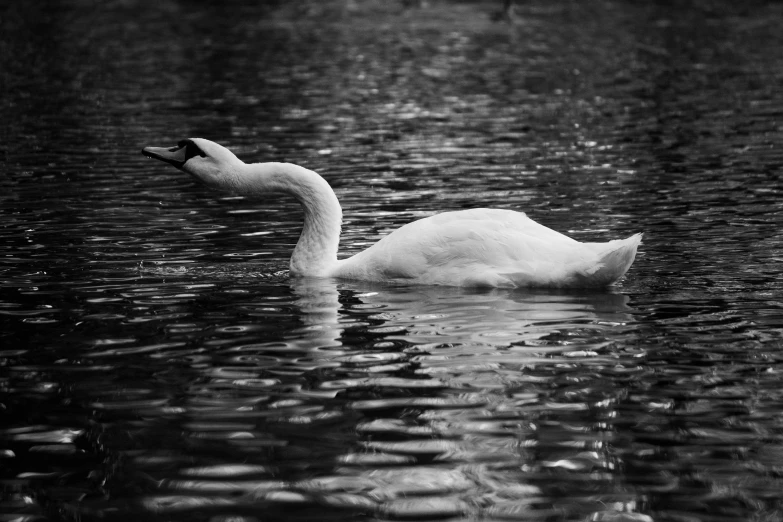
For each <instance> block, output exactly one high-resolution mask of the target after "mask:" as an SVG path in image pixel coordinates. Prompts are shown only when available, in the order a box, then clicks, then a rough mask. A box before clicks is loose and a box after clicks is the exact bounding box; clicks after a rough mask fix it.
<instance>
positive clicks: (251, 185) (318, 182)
mask: <svg viewBox="0 0 783 522" xmlns="http://www.w3.org/2000/svg"><path fill="white" fill-rule="evenodd" d="M243 170H244V172H243V173H242V174H244V175H242V176H240V178H241V179H242V180H243V181H244V182H246V183H247V186H244V187H241V189H242V191H243V192H249V193H255V194H264V193H267V192H283V193H286V194H290V195H292V196H293V197H295V198H296V199H297V200H298V201H299V203H301V204H302V207H303V208H304V227H303V228H302V235H301V236H299V241H298V242H297V244H296V248H294V253H293V255H292V256H291V274H292V275H299V276H314V277H322V276H328V275H330V274H331V273H332V271H333V270H334V268H335V266H336V265H337V246H338V244H339V242H340V224H341V223H342V217H343V212H342V209H341V208H340V203H339V202H338V201H337V196H335V195H334V191H332V187H330V186H329V184H328V183H327V182H326V180H325V179H323V178H322V177H321V176H319V175H318V174H316V173H315V172H313V171H312V170H308V169H306V168H304V167H300V166H299V165H294V164H293V163H253V164H250V165H244V169H243ZM243 184H244V183H243Z"/></svg>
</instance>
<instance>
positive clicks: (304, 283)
mask: <svg viewBox="0 0 783 522" xmlns="http://www.w3.org/2000/svg"><path fill="white" fill-rule="evenodd" d="M291 292H292V293H293V294H294V295H295V296H296V297H297V299H296V300H295V301H294V303H293V304H294V305H295V306H297V307H298V308H299V312H300V313H301V316H300V318H301V320H302V323H303V324H304V326H303V327H302V328H300V329H297V330H294V331H293V332H291V336H292V339H291V340H290V341H289V342H290V344H291V345H293V346H295V347H297V348H300V349H302V350H314V349H319V348H336V347H339V346H341V345H342V342H341V341H340V336H341V334H342V330H341V328H340V325H339V313H340V294H339V292H338V290H337V285H336V283H335V281H333V280H331V279H325V278H317V277H304V278H294V279H292V280H291Z"/></svg>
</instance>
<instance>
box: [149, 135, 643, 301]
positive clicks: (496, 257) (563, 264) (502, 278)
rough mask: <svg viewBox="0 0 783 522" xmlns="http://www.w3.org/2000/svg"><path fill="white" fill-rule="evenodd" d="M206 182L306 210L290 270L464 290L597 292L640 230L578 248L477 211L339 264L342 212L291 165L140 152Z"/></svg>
mask: <svg viewBox="0 0 783 522" xmlns="http://www.w3.org/2000/svg"><path fill="white" fill-rule="evenodd" d="M142 153H143V154H144V155H145V156H149V157H151V158H155V159H159V160H162V161H165V162H167V163H171V164H172V165H174V166H175V167H177V168H178V169H180V170H182V171H185V172H187V173H188V174H190V175H192V176H194V177H195V178H197V179H198V180H200V181H202V182H203V183H205V184H206V185H208V186H210V187H213V188H217V189H222V190H229V191H232V192H236V193H239V194H244V195H249V196H252V195H257V194H266V193H268V192H283V193H287V194H291V195H292V196H294V197H295V198H296V199H297V200H299V202H300V203H301V204H302V206H303V207H304V227H303V229H302V235H301V236H300V238H299V242H298V243H297V244H296V247H295V248H294V252H293V255H292V256H291V274H292V275H294V276H309V277H336V278H346V279H358V280H364V281H379V282H394V283H401V282H402V283H409V284H425V285H448V286H463V287H525V286H528V287H529V286H542V287H597V286H607V285H611V284H613V283H615V282H616V281H617V280H618V279H619V278H620V277H622V276H623V274H625V272H626V271H627V270H628V268H629V267H630V266H631V263H633V260H634V258H635V257H636V248H637V246H638V245H639V242H640V241H641V239H642V235H641V234H636V235H633V236H631V237H629V238H627V239H622V240H614V241H609V242H608V243H580V242H578V241H576V240H574V239H571V238H570V237H567V236H564V235H563V234H560V233H559V232H555V231H554V230H552V229H550V228H547V227H545V226H543V225H540V224H538V223H536V222H535V221H533V220H532V219H530V218H528V217H527V216H526V215H525V214H524V213H522V212H515V211H512V210H493V209H485V208H477V209H472V210H461V211H456V212H444V213H442V214H437V215H435V216H431V217H428V218H424V219H420V220H418V221H414V222H412V223H409V224H407V225H404V226H403V227H401V228H399V229H398V230H396V231H394V232H392V233H391V234H389V235H388V236H386V237H384V238H382V239H381V240H380V241H378V242H377V243H376V244H374V245H372V246H371V247H370V248H368V249H367V250H365V251H363V252H359V253H358V254H356V255H354V256H352V257H349V258H347V259H339V260H338V259H337V246H338V243H339V240H340V224H341V221H342V209H341V208H340V203H339V202H338V201H337V197H336V196H335V194H334V192H333V191H332V188H331V187H330V186H329V184H328V183H327V182H326V180H324V179H323V178H322V177H321V176H319V175H318V174H316V173H315V172H313V171H311V170H308V169H306V168H304V167H300V166H298V165H294V164H292V163H253V164H249V165H248V164H246V163H244V162H243V161H241V160H240V159H238V158H237V157H236V156H235V155H234V154H233V153H232V152H231V151H229V150H228V149H226V148H225V147H222V146H220V145H218V144H217V143H214V142H211V141H209V140H205V139H201V138H192V139H187V140H183V141H181V142H179V144H178V145H177V146H176V147H172V148H165V147H146V148H144V149H143V150H142Z"/></svg>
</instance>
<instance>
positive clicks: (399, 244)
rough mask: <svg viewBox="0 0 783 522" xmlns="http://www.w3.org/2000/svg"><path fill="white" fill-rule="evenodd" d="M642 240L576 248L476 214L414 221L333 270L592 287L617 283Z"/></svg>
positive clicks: (464, 282)
mask: <svg viewBox="0 0 783 522" xmlns="http://www.w3.org/2000/svg"><path fill="white" fill-rule="evenodd" d="M640 241H641V234H636V235H634V236H631V237H629V238H627V239H623V240H615V241H609V242H608V243H580V242H579V241H576V240H574V239H571V238H570V237H568V236H565V235H563V234H560V233H559V232H556V231H554V230H552V229H550V228H547V227H545V226H544V225H541V224H540V223H536V222H535V221H533V220H532V219H530V218H529V217H527V215H525V214H524V213H522V212H515V211H512V210H500V209H485V208H477V209H472V210H462V211H457V212H444V213H442V214H437V215H435V216H431V217H428V218H425V219H421V220H418V221H414V222H412V223H408V224H407V225H404V226H402V227H401V228H399V229H397V230H395V231H394V232H392V233H391V234H389V235H388V236H386V237H384V238H382V239H381V240H380V241H378V242H377V243H376V244H374V245H373V246H371V247H370V248H368V249H367V250H365V251H363V252H360V253H358V254H356V255H355V256H353V257H351V258H348V259H344V260H342V261H340V262H339V263H338V266H337V268H336V270H335V272H334V274H333V275H334V276H335V277H345V278H350V279H362V280H367V281H385V282H398V283H411V284H426V285H448V286H464V287H476V286H478V287H530V286H542V287H592V286H606V285H609V284H612V283H614V282H615V281H616V280H617V279H619V278H620V277H622V275H623V274H625V272H626V271H627V270H628V268H629V267H630V266H631V263H633V260H634V258H635V256H636V247H637V246H638V245H639V242H640Z"/></svg>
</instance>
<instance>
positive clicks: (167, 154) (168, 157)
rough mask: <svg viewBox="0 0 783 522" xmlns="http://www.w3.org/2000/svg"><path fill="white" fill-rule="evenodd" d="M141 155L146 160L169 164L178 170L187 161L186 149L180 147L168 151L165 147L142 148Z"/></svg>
mask: <svg viewBox="0 0 783 522" xmlns="http://www.w3.org/2000/svg"><path fill="white" fill-rule="evenodd" d="M141 153H142V154H144V155H145V156H147V157H148V158H155V159H159V160H161V161H165V162H166V163H171V164H172V165H174V166H175V167H177V168H178V169H181V168H182V166H183V165H184V164H185V162H186V161H187V159H188V158H187V147H180V146H176V147H171V148H170V149H167V148H166V147H144V148H143V149H141Z"/></svg>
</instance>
